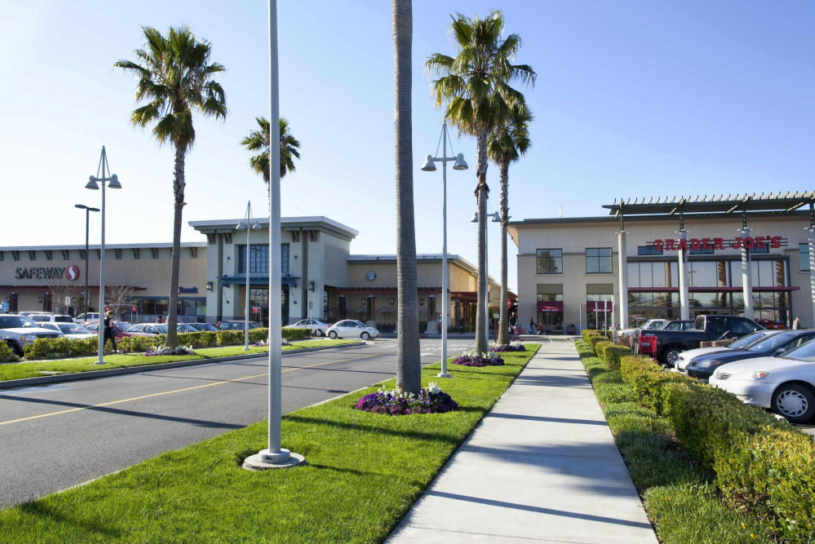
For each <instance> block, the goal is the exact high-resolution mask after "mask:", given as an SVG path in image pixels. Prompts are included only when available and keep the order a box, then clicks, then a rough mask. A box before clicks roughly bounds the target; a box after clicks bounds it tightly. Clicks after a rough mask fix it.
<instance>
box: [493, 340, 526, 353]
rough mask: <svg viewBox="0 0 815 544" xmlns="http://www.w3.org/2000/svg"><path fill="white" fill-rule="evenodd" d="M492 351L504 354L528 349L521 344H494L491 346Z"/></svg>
mask: <svg viewBox="0 0 815 544" xmlns="http://www.w3.org/2000/svg"><path fill="white" fill-rule="evenodd" d="M490 351H492V352H497V353H503V352H507V351H526V348H525V347H524V345H523V344H521V343H520V342H512V343H511V344H493V345H491V346H490Z"/></svg>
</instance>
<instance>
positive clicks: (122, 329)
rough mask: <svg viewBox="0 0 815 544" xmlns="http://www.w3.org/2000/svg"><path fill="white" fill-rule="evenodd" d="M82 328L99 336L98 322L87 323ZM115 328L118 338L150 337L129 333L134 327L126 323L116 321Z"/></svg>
mask: <svg viewBox="0 0 815 544" xmlns="http://www.w3.org/2000/svg"><path fill="white" fill-rule="evenodd" d="M82 326H83V327H85V328H86V329H88V330H89V331H91V332H92V333H93V334H99V322H98V321H85V322H84V323H83V324H82ZM113 326H114V327H115V328H116V336H117V337H118V338H122V337H125V336H150V335H149V334H144V333H140V332H127V329H129V328H130V327H132V326H133V325H131V324H130V323H127V322H126V321H114V322H113Z"/></svg>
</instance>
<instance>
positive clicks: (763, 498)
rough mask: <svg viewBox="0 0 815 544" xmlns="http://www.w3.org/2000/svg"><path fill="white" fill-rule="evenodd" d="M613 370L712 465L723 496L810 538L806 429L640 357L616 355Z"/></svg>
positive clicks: (812, 453)
mask: <svg viewBox="0 0 815 544" xmlns="http://www.w3.org/2000/svg"><path fill="white" fill-rule="evenodd" d="M608 349H609V348H606V350H608ZM607 365H608V363H607ZM620 374H621V376H622V379H623V382H624V383H625V384H626V385H628V386H629V387H630V389H631V391H632V393H633V396H634V397H635V400H636V401H637V402H638V403H639V404H641V405H643V406H645V407H648V408H651V409H653V410H654V411H655V412H657V413H658V414H660V415H663V416H664V417H666V418H667V419H668V421H669V422H670V424H671V427H672V428H673V430H674V432H675V434H676V437H677V438H678V439H679V441H680V442H681V443H682V445H683V447H684V448H685V449H686V450H687V451H688V452H689V453H691V454H692V455H693V456H694V457H695V458H696V459H697V460H698V461H699V462H701V463H702V464H703V465H704V466H705V467H708V468H712V469H713V470H714V472H715V473H716V485H717V486H718V487H719V489H720V490H721V492H722V497H723V499H724V502H725V504H727V505H728V506H730V507H732V508H735V509H738V510H741V511H749V512H752V513H753V514H755V515H756V516H757V517H758V518H759V519H761V520H763V523H765V524H767V525H769V526H770V528H771V530H772V531H773V532H774V533H775V534H776V535H778V537H779V538H780V539H781V540H782V541H789V542H793V543H804V542H811V540H810V539H811V537H812V535H813V534H815V442H813V440H812V439H811V438H810V437H809V436H807V435H804V434H802V433H800V432H799V431H798V430H797V429H795V428H793V427H791V426H790V425H789V424H788V423H787V422H782V421H778V420H777V419H776V418H775V417H774V416H773V415H771V414H769V413H767V412H765V411H764V410H761V409H760V408H757V407H753V406H748V405H746V404H744V403H742V402H741V401H740V400H739V399H738V398H737V397H736V396H735V395H733V394H731V393H728V392H727V391H724V390H722V389H717V388H715V387H712V386H710V385H707V384H703V383H700V382H697V381H696V380H693V379H691V378H688V377H686V376H683V375H680V374H676V373H672V372H665V371H664V370H663V369H662V368H661V367H660V366H659V365H657V364H656V363H654V362H653V361H651V359H650V358H647V357H643V356H639V357H633V356H630V357H623V358H622V361H621V366H620Z"/></svg>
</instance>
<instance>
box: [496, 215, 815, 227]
mask: <svg viewBox="0 0 815 544" xmlns="http://www.w3.org/2000/svg"><path fill="white" fill-rule="evenodd" d="M753 217H755V218H771V217H772V218H779V219H786V218H799V217H809V212H805V211H794V212H789V213H783V212H782V213H778V212H752V213H749V212H748V213H747V218H748V220H749V219H750V218H753ZM684 218H685V220H686V221H693V220H694V219H704V220H716V221H725V220H730V221H735V222H738V221H740V220H741V214H733V215H719V214H715V215H713V214H705V213H686V214H684ZM678 220H679V217H678V216H676V215H673V216H669V215H626V216H625V221H626V223H628V222H631V221H663V222H670V221H678ZM619 222H620V219H619V218H618V217H614V216H613V215H601V216H592V217H541V218H533V219H524V220H522V221H510V222H509V225H510V226H511V227H530V226H536V225H567V224H574V223H619Z"/></svg>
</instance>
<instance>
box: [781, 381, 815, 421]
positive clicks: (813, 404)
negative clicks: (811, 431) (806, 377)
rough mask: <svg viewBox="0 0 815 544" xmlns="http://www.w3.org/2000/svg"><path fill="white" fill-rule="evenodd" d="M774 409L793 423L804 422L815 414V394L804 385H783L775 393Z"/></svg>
mask: <svg viewBox="0 0 815 544" xmlns="http://www.w3.org/2000/svg"><path fill="white" fill-rule="evenodd" d="M773 411H774V412H775V413H777V414H780V415H782V416H784V417H785V418H786V419H788V420H789V421H791V422H793V423H804V422H806V421H809V420H810V419H812V416H813V415H815V395H813V394H812V391H810V390H809V388H807V387H805V386H803V385H798V384H794V383H791V384H787V385H782V386H780V387H779V388H778V389H776V391H775V393H774V394H773Z"/></svg>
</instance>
